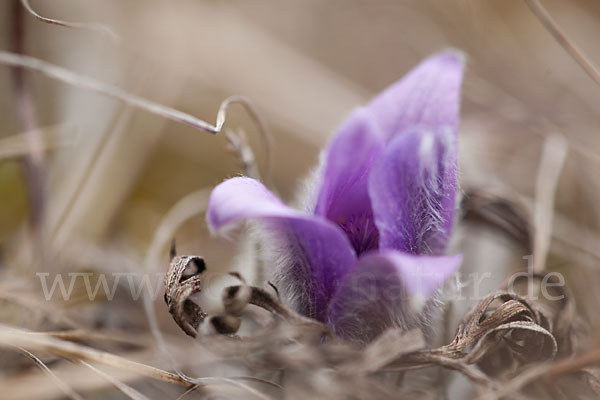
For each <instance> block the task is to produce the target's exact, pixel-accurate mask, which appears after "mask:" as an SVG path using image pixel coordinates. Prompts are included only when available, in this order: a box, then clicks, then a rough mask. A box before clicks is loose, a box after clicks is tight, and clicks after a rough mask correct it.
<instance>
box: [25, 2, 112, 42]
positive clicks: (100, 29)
mask: <svg viewBox="0 0 600 400" xmlns="http://www.w3.org/2000/svg"><path fill="white" fill-rule="evenodd" d="M21 4H22V5H23V7H24V8H25V9H26V10H27V12H28V13H29V14H31V15H33V16H34V17H35V18H37V19H39V20H40V21H42V22H45V23H47V24H53V25H59V26H63V27H65V28H74V29H85V30H89V31H94V32H97V33H100V34H101V35H104V36H107V37H108V38H109V39H110V40H112V41H113V42H114V43H118V42H119V40H120V39H119V36H118V35H117V34H116V33H115V32H114V31H113V30H112V29H111V28H110V27H108V26H106V25H103V24H99V23H96V22H68V21H62V20H60V19H54V18H48V17H44V16H42V15H40V14H38V13H37V12H36V11H35V10H34V9H33V8H32V7H31V5H30V4H29V0H21Z"/></svg>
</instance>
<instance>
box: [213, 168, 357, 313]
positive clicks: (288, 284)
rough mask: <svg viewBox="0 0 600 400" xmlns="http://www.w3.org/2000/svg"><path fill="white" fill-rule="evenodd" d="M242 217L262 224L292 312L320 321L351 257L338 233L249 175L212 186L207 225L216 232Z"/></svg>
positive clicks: (330, 225) (321, 220)
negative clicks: (291, 301) (292, 304)
mask: <svg viewBox="0 0 600 400" xmlns="http://www.w3.org/2000/svg"><path fill="white" fill-rule="evenodd" d="M247 219H259V220H261V221H263V222H266V223H267V227H266V229H265V232H266V234H267V237H268V239H269V241H268V243H265V245H267V246H269V247H270V248H271V250H274V253H276V254H277V255H278V260H276V262H277V266H276V269H278V270H277V271H274V275H275V276H276V277H279V278H280V279H279V280H280V281H281V282H282V283H281V286H280V287H279V289H280V291H282V292H283V294H284V295H286V293H287V294H289V295H290V296H291V295H293V296H294V298H295V299H296V300H295V302H296V303H298V304H296V306H297V308H298V311H300V312H302V313H304V314H305V315H307V316H310V317H313V318H317V319H319V320H321V321H323V320H324V319H325V312H326V308H327V304H328V302H329V299H330V297H331V295H332V294H333V293H334V292H335V290H336V288H337V285H338V284H339V281H340V279H341V278H342V277H343V276H344V275H345V273H346V272H347V271H348V269H349V268H350V267H351V266H352V264H354V262H355V260H356V256H355V254H354V252H353V251H352V247H351V246H350V243H349V242H348V240H347V238H346V236H345V235H344V233H343V232H342V231H341V230H340V229H339V228H338V227H337V226H335V225H333V224H331V223H330V222H329V221H327V220H325V219H322V218H319V217H313V216H307V215H303V214H301V213H299V212H298V211H296V210H293V209H291V208H289V207H287V206H286V205H285V204H283V203H282V202H281V201H280V200H279V199H278V198H277V197H276V196H275V195H273V194H272V193H271V192H270V191H269V190H268V189H267V188H265V187H264V186H263V185H262V184H261V183H260V182H258V181H256V180H254V179H250V178H241V177H240V178H232V179H229V180H227V181H225V182H223V183H221V184H220V185H218V186H217V187H216V188H215V189H214V190H213V192H212V193H211V196H210V200H209V204H208V210H207V220H208V224H209V227H210V228H211V229H212V230H219V231H222V230H224V229H226V228H227V227H230V226H232V225H233V224H236V223H239V222H241V221H243V220H247ZM273 248H274V249H273ZM276 284H277V283H276Z"/></svg>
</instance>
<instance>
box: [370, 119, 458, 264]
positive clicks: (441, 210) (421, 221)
mask: <svg viewBox="0 0 600 400" xmlns="http://www.w3.org/2000/svg"><path fill="white" fill-rule="evenodd" d="M457 181H458V170H457V146H456V135H455V133H454V132H453V130H452V128H451V127H445V128H441V129H438V130H435V131H434V130H430V129H428V128H424V129H412V130H409V131H407V132H404V133H402V134H401V135H399V136H397V137H395V138H394V139H393V140H392V141H391V142H390V144H389V145H388V147H387V148H386V150H385V153H384V155H383V157H381V159H379V160H378V161H377V162H376V163H375V164H374V165H373V169H372V171H371V175H370V177H369V194H370V197H371V203H372V206H373V211H374V214H375V224H376V225H377V228H378V229H379V247H380V248H381V249H394V250H401V251H404V252H406V253H411V254H434V255H441V254H443V253H444V252H445V250H446V247H447V244H448V239H449V236H450V233H451V231H452V224H453V221H454V214H455V201H456V191H457V185H458V183H457Z"/></svg>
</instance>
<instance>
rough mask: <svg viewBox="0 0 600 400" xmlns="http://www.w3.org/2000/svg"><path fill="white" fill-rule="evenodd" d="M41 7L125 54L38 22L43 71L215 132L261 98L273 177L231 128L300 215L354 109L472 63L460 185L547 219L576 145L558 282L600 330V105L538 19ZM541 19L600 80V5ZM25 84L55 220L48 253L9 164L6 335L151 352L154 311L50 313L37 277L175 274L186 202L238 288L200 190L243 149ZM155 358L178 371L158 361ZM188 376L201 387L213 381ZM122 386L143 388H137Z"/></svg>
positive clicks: (202, 0)
mask: <svg viewBox="0 0 600 400" xmlns="http://www.w3.org/2000/svg"><path fill="white" fill-rule="evenodd" d="M10 3H11V1H8V0H5V1H3V2H2V3H1V4H0V47H1V48H2V49H3V50H9V49H11V41H12V40H13V37H12V35H11V29H12V28H11V26H12V25H13V24H14V22H15V21H14V18H13V15H12V14H11V12H10ZM30 3H31V6H32V7H33V8H34V9H35V10H36V11H37V12H39V13H40V14H41V15H44V16H47V17H52V18H58V19H61V20H67V21H79V22H97V23H101V24H104V25H106V26H109V27H110V28H111V29H112V30H113V31H114V32H115V33H116V34H117V35H118V37H119V42H118V43H115V42H113V41H111V40H110V39H109V38H108V37H107V36H105V35H102V34H99V33H98V32H94V31H89V30H84V29H70V28H65V27H60V26H56V25H49V24H45V23H43V22H41V21H39V20H36V19H35V18H33V17H32V16H30V15H26V16H25V31H24V32H25V33H24V38H25V48H24V51H25V53H26V54H28V55H31V56H35V57H38V58H41V59H44V60H47V61H50V62H52V63H55V64H58V65H61V66H63V67H65V68H68V69H70V70H72V71H75V72H77V73H80V74H83V75H86V76H90V77H94V78H96V79H99V80H101V81H103V82H107V83H110V84H112V85H115V86H118V87H120V88H123V89H125V90H126V91H128V92H130V93H133V94H136V95H138V96H142V97H145V98H148V99H151V100H153V101H156V102H159V103H162V104H165V105H168V106H171V107H173V108H176V109H179V110H182V111H184V112H187V113H190V114H192V115H194V116H196V117H198V118H200V119H203V120H205V121H208V122H210V123H214V121H215V118H216V113H217V110H218V107H219V105H220V103H221V102H222V101H223V100H224V99H225V98H226V97H228V96H231V95H243V96H245V97H247V98H248V99H250V101H251V102H252V104H253V106H254V108H255V109H256V110H257V112H258V113H259V114H260V115H261V116H262V118H263V120H264V121H265V122H266V123H267V125H268V127H269V131H270V132H271V135H272V139H273V147H272V155H273V162H272V166H271V168H268V163H267V161H266V157H267V151H266V147H265V141H264V139H263V138H262V137H261V136H260V134H259V132H258V130H257V128H256V125H255V124H254V123H253V121H252V119H251V118H249V117H248V114H247V113H245V112H244V110H243V109H242V108H241V107H238V106H232V107H231V108H230V109H229V111H228V114H227V122H226V127H228V128H231V129H238V130H239V129H243V130H244V132H245V133H246V134H247V136H248V138H249V142H250V145H251V146H252V148H253V150H254V152H255V154H256V158H257V162H258V166H259V168H260V170H261V173H262V175H263V176H268V177H269V184H270V186H271V187H272V188H273V190H275V191H277V192H278V193H279V194H280V195H281V196H282V198H283V199H285V200H286V201H292V200H293V199H294V195H295V193H296V191H297V189H298V187H299V185H300V183H301V182H302V179H303V178H304V177H305V176H306V175H307V174H308V173H309V171H310V170H311V169H312V168H314V167H315V165H316V164H317V162H318V157H319V152H320V150H321V149H322V148H323V146H324V145H325V144H326V143H327V140H328V138H329V136H330V134H331V133H332V132H333V131H335V129H336V127H337V126H339V124H340V123H341V122H342V120H343V118H344V117H345V116H346V115H347V114H348V113H349V112H350V111H351V110H352V109H353V108H354V107H356V106H359V105H361V104H364V103H365V102H367V101H368V99H369V98H370V97H371V96H373V95H374V94H375V93H377V92H378V91H380V90H382V89H383V88H385V87H386V86H387V85H388V84H390V83H392V82H394V81H395V80H397V79H399V78H400V77H402V76H403V75H404V74H405V73H406V72H407V71H408V70H409V69H410V68H411V67H412V66H414V65H415V64H416V63H417V62H418V61H420V60H421V59H423V58H424V57H426V56H428V55H430V54H432V53H433V52H436V51H439V50H442V49H445V48H447V47H454V48H458V49H460V50H462V51H463V52H464V53H465V54H466V57H467V62H466V63H467V64H466V65H467V72H466V79H465V84H464V91H463V97H462V111H461V115H462V121H461V127H460V174H461V184H462V186H463V187H464V188H473V187H477V188H486V189H493V190H498V191H500V192H502V193H509V194H511V195H513V196H516V197H518V198H519V199H521V200H522V201H523V202H524V203H525V204H528V205H529V206H531V205H532V204H533V198H534V195H535V183H536V176H537V175H538V165H539V161H540V154H541V151H542V148H543V144H544V141H545V140H546V137H547V136H548V135H550V134H560V135H562V136H564V138H566V139H567V143H568V155H567V160H566V164H565V167H564V170H563V171H562V174H561V177H560V180H559V182H558V189H557V193H556V205H555V206H556V209H555V211H556V213H555V216H554V223H553V228H554V229H553V234H552V242H551V251H550V256H549V259H548V269H552V270H559V271H561V272H563V273H564V274H565V275H566V276H567V278H568V281H569V285H570V287H571V290H572V291H573V292H575V294H576V297H577V300H578V307H579V309H580V312H581V313H582V315H584V316H585V317H586V318H587V320H588V321H589V322H590V323H591V324H592V326H593V325H594V324H595V323H596V319H597V315H596V314H597V307H598V305H600V292H599V291H598V290H597V288H598V287H600V274H599V271H598V260H599V259H600V249H599V248H598V243H600V242H599V240H600V233H599V232H598V230H599V228H600V206H599V204H598V202H599V200H600V192H599V190H600V173H598V170H599V168H600V154H599V153H598V151H599V150H600V147H599V146H600V136H599V135H600V132H598V126H600V108H599V107H598V104H600V86H598V85H597V84H595V83H594V81H593V80H592V79H590V77H589V76H588V75H586V73H585V72H584V71H583V70H582V69H581V67H580V66H579V65H578V64H577V63H576V62H575V61H574V60H573V58H571V57H570V56H569V54H567V53H566V52H565V51H564V49H563V48H562V47H561V46H560V45H559V44H558V43H557V42H556V41H555V40H554V39H553V37H552V36H551V35H550V34H549V33H548V32H547V31H546V30H545V29H544V27H543V26H542V25H541V24H540V23H539V21H538V20H537V19H536V18H535V16H534V15H533V14H532V13H531V11H530V10H529V9H528V8H527V6H526V5H525V3H524V2H522V1H516V0H514V1H506V0H489V1H478V0H449V1H425V0H385V1H384V0H379V1H358V0H328V1H319V0H280V1H267V0H256V1H251V2H250V1H243V0H239V1H233V0H226V1H215V0H210V1H209V0H171V1H168V2H166V1H158V0H146V1H138V0H102V1H99V0H52V1H40V0H31V2H30ZM543 3H544V5H545V6H546V8H547V9H548V10H549V11H550V12H551V13H552V15H553V16H554V17H555V19H556V20H557V22H558V23H559V24H560V25H561V27H562V28H563V29H564V30H565V32H567V33H568V35H569V36H570V37H571V39H572V40H573V41H574V42H576V43H577V44H578V45H579V46H580V47H581V48H582V49H583V50H584V51H585V52H586V53H587V54H588V56H589V57H590V58H591V59H592V60H596V61H597V62H598V63H600V47H598V46H597V38H598V37H600V24H598V21H599V19H600V3H598V2H597V1H594V0H572V1H568V2H566V1H560V0H545V1H544V2H543ZM26 77H27V79H28V84H29V87H30V90H31V93H32V96H33V99H34V103H35V112H36V117H37V122H38V126H39V130H40V135H41V137H42V139H43V142H44V154H45V162H44V176H45V188H46V190H47V196H46V201H45V204H44V208H45V218H44V221H43V224H42V225H43V226H42V227H41V228H39V229H41V234H40V236H41V239H40V240H39V241H36V240H37V239H35V238H36V237H37V236H36V233H35V232H33V231H34V230H35V229H38V228H32V226H31V224H30V223H29V222H28V220H29V217H28V216H29V214H30V212H29V210H30V207H29V198H30V196H29V194H28V191H27V182H26V180H25V175H24V172H23V168H22V162H23V154H25V153H26V151H25V150H23V151H20V152H19V151H12V150H11V151H8V150H7V151H6V152H5V153H6V155H4V156H2V158H0V249H1V255H2V259H1V261H0V262H1V271H0V274H1V276H2V280H1V281H0V300H1V301H2V306H1V308H0V314H1V318H2V323H5V324H11V325H15V326H19V327H22V328H27V329H32V330H54V329H66V328H73V327H79V328H81V327H83V328H86V329H88V328H92V327H98V328H99V329H105V330H119V331H121V332H126V333H129V334H131V335H138V336H139V337H140V340H150V339H149V337H150V336H149V334H148V329H147V322H146V320H145V317H144V314H143V308H142V304H141V301H134V300H132V299H131V298H128V297H127V296H126V295H125V294H123V295H122V296H121V297H119V295H117V298H116V300H114V301H108V300H106V299H104V300H103V299H96V300H95V301H94V302H89V301H87V300H86V299H85V296H83V294H84V292H83V289H82V288H79V287H78V286H79V285H78V286H77V287H76V288H75V290H76V292H77V290H81V292H80V293H81V294H82V296H81V297H80V298H79V299H70V300H69V301H68V302H65V301H63V300H62V299H61V298H60V296H55V297H56V298H53V301H52V303H51V305H50V306H49V305H48V304H47V302H45V300H44V299H43V296H41V293H40V281H39V279H38V277H36V275H35V272H52V273H56V272H58V271H95V272H98V271H140V270H141V271H144V270H148V271H155V270H156V271H159V272H165V271H166V268H167V266H168V253H167V250H168V242H169V240H170V237H168V238H165V237H159V238H157V236H160V235H161V234H162V235H164V232H170V231H169V229H167V228H165V229H166V230H164V229H163V231H161V232H162V233H160V232H157V229H158V228H159V227H160V226H161V221H163V222H164V221H165V216H167V215H168V212H169V210H171V209H172V207H173V206H175V205H176V204H177V203H178V202H179V201H180V200H181V199H182V198H184V197H185V196H188V195H190V194H192V193H195V192H196V197H192V199H196V200H197V201H196V203H194V202H193V201H188V203H189V204H188V203H186V205H185V207H184V208H185V211H183V214H186V213H190V214H194V212H193V210H194V209H195V208H197V211H196V212H195V214H196V215H195V216H193V217H191V218H183V220H185V222H182V223H174V225H173V226H176V229H175V228H173V229H174V232H175V236H176V238H177V243H178V251H179V252H183V253H191V254H200V255H202V256H203V257H204V258H205V260H206V262H207V265H208V266H209V268H210V269H211V270H212V271H228V270H231V269H234V268H235V265H237V262H238V261H237V259H239V252H240V248H241V247H243V242H242V241H243V240H242V239H240V240H236V241H233V242H228V241H225V240H223V239H219V238H214V237H211V236H210V234H209V232H208V230H207V228H206V226H205V222H204V216H203V215H202V207H203V206H204V205H203V204H202V203H203V202H205V201H206V198H205V196H204V195H203V193H204V192H197V191H198V190H202V189H206V190H209V189H210V188H211V187H212V186H214V185H215V184H217V183H218V182H220V181H222V180H223V179H225V178H227V177H231V176H234V175H237V174H239V173H240V167H239V163H238V160H237V159H236V156H235V154H233V153H232V152H231V151H228V150H227V140H226V139H225V137H224V135H216V136H213V135H210V134H208V133H206V132H202V131H199V130H195V129H194V128H192V127H189V126H186V125H182V124H178V123H176V122H173V121H168V120H166V119H164V118H162V117H160V116H156V115H152V114H150V113H148V112H145V111H141V110H138V109H134V108H132V107H130V106H127V105H125V104H123V103H120V102H118V101H116V100H114V99H111V98H108V97H105V96H102V95H100V94H97V93H93V92H90V91H87V90H85V89H81V88H78V87H75V86H69V85H66V84H64V83H61V82H57V81H53V80H50V79H48V78H46V77H44V76H42V75H40V74H36V73H27V76H26ZM11 79H12V77H11V74H10V70H9V68H8V67H2V68H1V69H0V146H1V147H4V149H5V150H6V149H15V148H16V149H19V148H26V147H25V144H24V143H25V141H24V139H23V135H20V132H21V130H22V129H21V125H20V123H19V120H18V118H17V112H16V111H17V110H16V105H15V92H14V90H13V86H12V81H11ZM1 147H0V151H1V150H2V148H1ZM2 154H4V153H2ZM190 204H192V205H190ZM194 204H195V205H194ZM186 207H187V208H186ZM173 218H175V220H177V218H176V217H173ZM171 222H172V223H173V221H171ZM40 243H41V246H42V247H41V248H40ZM152 246H154V247H152ZM456 247H457V251H461V252H464V253H465V255H466V262H467V264H469V263H470V266H468V268H470V269H480V270H481V269H484V270H490V271H492V272H493V273H494V277H495V278H494V279H495V281H494V282H490V283H489V285H490V290H491V289H492V288H493V287H494V285H497V284H498V283H499V282H500V281H501V280H502V279H504V278H505V277H506V276H507V273H506V271H509V270H511V269H514V270H516V269H517V268H522V267H524V266H525V265H526V261H524V260H523V259H522V257H523V256H524V255H526V254H524V253H523V249H520V248H519V247H518V246H515V245H514V244H512V243H510V241H509V240H506V239H505V238H502V237H499V236H498V235H496V233H495V232H487V233H485V232H484V233H481V232H478V234H477V235H476V236H473V235H471V236H469V235H468V234H466V235H464V236H461V238H460V239H457V244H456ZM118 293H120V292H118ZM217 293H218V292H217ZM161 297H162V296H159V298H158V299H157V301H156V309H157V311H156V314H157V317H158V318H159V320H160V323H161V327H162V329H164V330H165V331H166V332H169V335H171V336H170V337H171V338H174V339H173V340H174V341H175V342H177V341H185V340H186V338H185V337H184V336H183V334H182V333H181V332H179V331H178V330H177V329H176V326H175V324H174V323H173V322H172V321H171V320H170V316H169V315H168V313H167V311H166V307H165V306H164V304H163V303H162V298H161ZM70 324H71V325H70ZM113 350H114V349H113ZM119 351H121V350H119ZM144 354H145V356H147V357H149V359H151V360H153V361H154V362H156V363H161V362H162V361H160V357H159V356H156V355H155V354H154V355H152V353H150V356H149V355H148V354H147V353H144ZM153 357H154V358H153ZM192 364H193V362H191V361H190V365H192ZM188 366H189V365H188ZM164 367H165V368H168V367H167V366H164ZM189 367H190V368H196V369H193V371H194V372H197V373H201V372H202V371H204V370H203V369H202V368H204V367H193V365H192V366H189ZM0 368H2V370H3V372H2V374H1V376H0V388H4V389H6V388H9V387H10V395H8V394H7V396H8V397H6V398H20V399H34V398H40V399H41V398H60V396H61V395H62V394H61V391H60V390H59V389H57V388H56V386H54V385H52V383H51V381H50V380H49V378H47V377H45V376H44V375H43V373H42V372H39V371H38V370H36V369H32V368H31V365H30V364H28V362H27V360H23V359H22V357H21V356H18V355H17V354H4V355H3V356H2V365H1V366H0ZM57 369H58V370H59V371H62V373H63V374H74V373H75V369H74V368H73V367H72V366H63V365H62V364H61V365H59V366H58V367H57ZM63 369H64V371H63ZM77 371H80V372H78V373H81V374H82V375H81V377H80V378H79V379H78V380H70V382H71V383H72V384H73V385H74V387H75V388H77V389H80V390H83V391H88V392H89V393H92V394H94V395H95V396H98V397H97V398H101V397H102V396H108V395H109V394H110V395H113V391H114V389H113V388H112V386H111V385H110V384H108V383H106V381H103V380H102V379H100V378H98V377H96V378H94V376H95V375H94V374H93V372H89V371H87V370H84V371H81V369H77ZM123 379H124V380H126V381H132V382H133V383H134V384H138V385H141V383H140V382H139V381H136V380H135V379H134V378H133V377H131V379H129V378H127V377H124V378H123ZM145 384H146V385H150V384H149V383H147V382H146V383H145ZM158 386H159V387H158V388H156V387H153V390H158V392H156V393H162V394H166V393H169V394H170V393H172V392H169V390H171V389H167V388H165V387H163V386H160V385H158ZM4 389H2V392H3V393H8V392H5V390H4ZM115 396H118V395H115ZM190 397H191V396H190ZM90 398H93V397H90ZM116 398H119V397H116ZM154 398H159V397H154Z"/></svg>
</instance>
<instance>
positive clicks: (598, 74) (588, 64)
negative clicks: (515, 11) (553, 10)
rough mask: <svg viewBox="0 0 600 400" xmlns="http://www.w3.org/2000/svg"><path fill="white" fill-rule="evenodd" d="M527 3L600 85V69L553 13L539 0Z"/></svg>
mask: <svg viewBox="0 0 600 400" xmlns="http://www.w3.org/2000/svg"><path fill="white" fill-rule="evenodd" d="M525 4H527V6H528V7H529V9H530V10H531V12H533V14H534V15H535V16H536V18H537V19H538V20H539V21H540V22H541V23H542V25H544V28H546V30H547V31H548V32H550V34H551V35H552V36H553V37H554V39H556V41H557V42H558V43H559V44H560V45H561V46H562V48H563V49H565V50H566V51H567V53H569V54H570V55H571V57H573V58H574V59H575V61H577V63H578V64H579V65H580V66H581V68H583V70H584V71H585V72H586V73H587V74H588V75H589V77H590V78H592V79H593V80H594V82H596V83H597V84H598V85H600V69H598V67H597V66H596V65H595V64H594V63H593V62H592V60H590V59H589V58H588V57H587V56H586V55H585V53H584V52H583V51H582V50H581V49H580V48H579V47H578V46H577V45H576V44H575V43H574V42H573V41H572V40H571V39H569V37H568V36H567V35H566V34H565V33H564V32H563V30H562V29H561V28H560V26H558V24H557V23H556V21H555V20H554V18H552V15H550V13H549V12H548V10H546V8H544V6H543V5H542V3H540V1H539V0H525Z"/></svg>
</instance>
